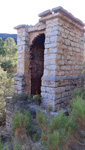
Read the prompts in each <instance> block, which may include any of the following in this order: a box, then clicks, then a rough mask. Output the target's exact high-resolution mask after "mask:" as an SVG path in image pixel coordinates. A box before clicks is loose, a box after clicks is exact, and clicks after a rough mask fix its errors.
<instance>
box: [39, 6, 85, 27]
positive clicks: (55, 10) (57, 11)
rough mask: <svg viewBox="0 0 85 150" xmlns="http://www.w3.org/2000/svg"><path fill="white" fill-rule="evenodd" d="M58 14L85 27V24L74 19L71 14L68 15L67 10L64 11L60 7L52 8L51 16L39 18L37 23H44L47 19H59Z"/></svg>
mask: <svg viewBox="0 0 85 150" xmlns="http://www.w3.org/2000/svg"><path fill="white" fill-rule="evenodd" d="M60 14H63V15H64V16H66V17H68V18H69V19H71V20H72V21H74V22H75V23H78V24H79V25H81V26H85V24H84V23H83V22H82V21H81V20H80V19H78V18H76V17H74V16H73V15H72V14H71V13H69V12H68V11H67V10H65V9H64V8H62V7H61V6H59V7H56V8H53V9H52V11H51V14H49V15H46V16H40V17H41V18H40V19H39V21H40V22H45V21H46V20H49V19H53V18H58V17H61V15H60ZM62 19H63V18H62Z"/></svg>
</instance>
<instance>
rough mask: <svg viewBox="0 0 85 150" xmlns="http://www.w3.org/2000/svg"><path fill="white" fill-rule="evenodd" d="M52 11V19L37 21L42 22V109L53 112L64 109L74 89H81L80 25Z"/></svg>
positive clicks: (81, 34) (45, 18)
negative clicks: (44, 29) (43, 25)
mask: <svg viewBox="0 0 85 150" xmlns="http://www.w3.org/2000/svg"><path fill="white" fill-rule="evenodd" d="M53 11H54V13H55V14H54V15H50V16H45V17H42V18H41V21H42V22H43V21H44V22H46V34H45V57H44V58H45V60H44V61H45V62H44V75H43V78H42V87H41V91H42V92H41V95H42V97H43V100H42V103H43V105H44V106H45V107H46V106H48V105H52V106H53V110H54V111H56V110H57V109H58V107H65V105H66V104H67V102H68V100H69V99H71V95H72V91H73V89H74V88H81V87H82V86H83V82H84V81H83V80H84V79H83V76H82V75H81V74H82V63H83V50H84V29H83V24H82V23H81V22H77V21H76V19H75V20H74V19H73V18H70V17H69V15H67V12H66V14H65V12H63V10H61V12H56V9H55V10H54V9H53ZM55 15H56V17H55ZM79 75H80V76H79Z"/></svg>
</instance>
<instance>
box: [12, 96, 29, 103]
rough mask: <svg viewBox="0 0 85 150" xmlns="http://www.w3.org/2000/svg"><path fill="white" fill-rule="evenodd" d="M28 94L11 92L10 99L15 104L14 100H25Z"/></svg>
mask: <svg viewBox="0 0 85 150" xmlns="http://www.w3.org/2000/svg"><path fill="white" fill-rule="evenodd" d="M27 98H28V96H27V95H26V94H25V93H22V94H13V96H12V100H13V104H15V103H16V102H18V101H19V100H20V101H25V100H27Z"/></svg>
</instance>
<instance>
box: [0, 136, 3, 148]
mask: <svg viewBox="0 0 85 150" xmlns="http://www.w3.org/2000/svg"><path fill="white" fill-rule="evenodd" d="M3 148H4V145H3V144H2V142H1V139H0V150H3Z"/></svg>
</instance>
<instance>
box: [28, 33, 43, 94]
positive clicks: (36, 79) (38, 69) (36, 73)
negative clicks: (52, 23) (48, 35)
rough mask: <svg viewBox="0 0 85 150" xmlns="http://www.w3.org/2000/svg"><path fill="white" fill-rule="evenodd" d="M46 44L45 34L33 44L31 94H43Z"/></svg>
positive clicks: (38, 37) (31, 48) (31, 49)
mask: <svg viewBox="0 0 85 150" xmlns="http://www.w3.org/2000/svg"><path fill="white" fill-rule="evenodd" d="M44 42H45V34H44V33H43V34H40V35H38V36H37V37H36V38H35V39H34V40H33V42H32V45H31V47H30V52H31V54H30V55H31V60H30V65H31V94H32V95H35V94H40V93H41V77H42V75H43V70H44Z"/></svg>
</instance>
